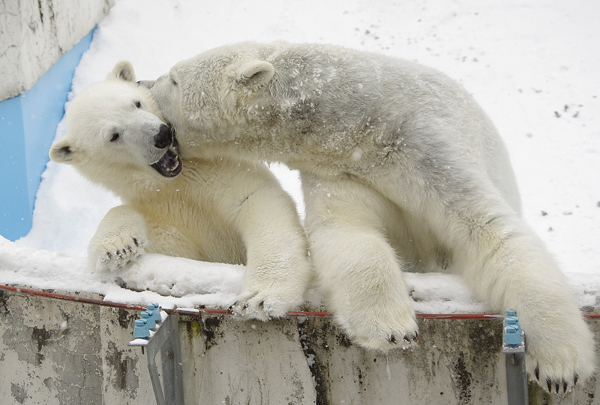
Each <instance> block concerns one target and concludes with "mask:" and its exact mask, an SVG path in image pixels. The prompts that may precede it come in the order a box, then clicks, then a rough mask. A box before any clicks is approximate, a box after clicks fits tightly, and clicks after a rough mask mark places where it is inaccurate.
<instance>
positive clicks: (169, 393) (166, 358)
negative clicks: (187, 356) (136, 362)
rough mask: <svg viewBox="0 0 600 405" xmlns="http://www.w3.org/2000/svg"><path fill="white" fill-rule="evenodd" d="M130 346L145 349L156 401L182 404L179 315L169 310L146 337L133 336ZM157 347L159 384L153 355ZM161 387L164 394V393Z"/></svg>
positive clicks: (167, 403) (174, 404) (171, 404)
mask: <svg viewBox="0 0 600 405" xmlns="http://www.w3.org/2000/svg"><path fill="white" fill-rule="evenodd" d="M129 346H141V347H142V353H143V349H144V347H145V348H146V349H147V350H148V371H149V372H150V380H151V381H152V388H153V390H154V397H155V398H156V404H157V405H184V402H183V369H182V367H181V349H180V346H179V324H178V316H177V315H176V314H172V315H169V316H167V318H166V319H165V320H164V321H163V322H162V323H161V324H160V325H159V326H158V329H157V330H156V332H155V333H154V334H151V336H150V338H149V340H145V339H136V340H133V341H131V342H129ZM159 351H160V353H161V362H162V384H161V379H160V375H159V373H158V367H157V364H156V355H157V354H158V352H159ZM163 388H164V394H163Z"/></svg>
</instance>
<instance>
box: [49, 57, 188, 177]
mask: <svg viewBox="0 0 600 405" xmlns="http://www.w3.org/2000/svg"><path fill="white" fill-rule="evenodd" d="M66 122H67V134H66V135H65V136H64V137H63V139H61V140H60V141H58V142H56V143H54V145H52V147H51V149H50V158H51V159H52V160H53V161H55V162H58V163H67V164H71V165H73V166H75V167H76V168H77V169H78V170H79V171H80V172H81V173H82V174H83V175H84V176H86V177H88V178H89V179H90V180H92V181H95V182H98V183H101V184H103V185H105V186H107V187H108V188H114V187H111V184H110V183H111V181H112V179H113V178H123V177H126V176H133V177H135V176H136V175H137V174H143V175H144V176H146V177H147V176H148V175H152V176H156V175H157V174H156V173H157V172H158V173H159V174H160V175H162V176H163V177H175V176H177V175H178V174H179V173H180V172H181V168H182V162H181V159H180V157H179V152H178V146H177V140H176V139H175V136H174V133H173V131H172V130H171V127H170V126H168V125H167V124H166V123H165V122H164V119H163V117H162V115H161V112H160V110H159V109H158V106H157V105H156V102H155V101H154V99H153V97H152V95H151V94H150V92H149V91H148V90H147V89H145V88H144V87H142V86H139V85H138V84H137V83H136V82H135V73H134V71H133V66H132V65H131V63H129V62H127V61H121V62H119V63H117V64H116V66H115V68H114V69H113V71H112V72H111V73H110V74H109V75H108V77H107V79H106V80H105V81H103V82H99V83H95V84H92V85H91V86H89V87H88V88H86V89H85V90H84V91H82V92H81V93H80V94H79V95H77V96H76V97H75V98H74V99H73V101H72V102H71V103H70V105H69V107H68V109H67V112H66Z"/></svg>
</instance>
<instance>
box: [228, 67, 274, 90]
mask: <svg viewBox="0 0 600 405" xmlns="http://www.w3.org/2000/svg"><path fill="white" fill-rule="evenodd" d="M274 74H275V68H273V65H271V64H270V63H269V62H265V61H262V60H253V61H250V62H246V63H244V64H243V65H242V66H240V67H239V68H238V69H237V71H236V82H237V84H238V86H243V87H245V88H246V89H248V90H250V91H252V92H254V91H257V90H259V89H261V88H262V87H264V86H265V85H266V84H267V83H269V82H270V81H271V79H272V78H273V75H274Z"/></svg>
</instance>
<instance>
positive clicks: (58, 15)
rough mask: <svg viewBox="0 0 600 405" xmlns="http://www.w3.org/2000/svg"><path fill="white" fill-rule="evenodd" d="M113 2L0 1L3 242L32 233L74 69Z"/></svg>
mask: <svg viewBox="0 0 600 405" xmlns="http://www.w3.org/2000/svg"><path fill="white" fill-rule="evenodd" d="M113 2H114V0H89V1H84V2H79V1H77V0H0V100H4V99H6V100H4V101H0V147H1V148H2V150H5V151H9V153H7V154H6V156H5V158H4V159H1V160H0V194H1V195H3V196H4V197H3V198H2V199H0V234H1V235H3V236H4V237H5V238H7V239H9V240H16V239H18V238H20V237H22V236H25V235H27V233H28V232H29V230H30V229H31V225H32V222H31V220H32V212H33V207H34V201H35V196H36V194H37V190H38V187H39V184H40V179H41V174H42V172H43V171H44V169H45V167H46V163H47V162H48V150H49V149H50V145H51V143H52V141H53V140H54V136H55V134H56V128H57V125H58V123H59V122H60V120H61V119H62V117H63V115H64V105H65V103H66V101H67V94H68V92H69V91H70V89H71V81H72V78H73V73H74V71H75V67H76V66H77V65H78V64H79V60H80V58H81V55H82V54H83V52H85V51H86V50H87V49H88V47H89V44H90V42H91V39H92V32H93V29H94V26H95V25H96V23H97V22H98V21H99V20H100V19H101V18H102V17H103V16H104V15H105V14H106V13H107V12H108V10H109V8H110V6H111V5H112V4H113ZM20 93H24V94H20ZM13 96H14V97H13ZM10 97H12V98H10Z"/></svg>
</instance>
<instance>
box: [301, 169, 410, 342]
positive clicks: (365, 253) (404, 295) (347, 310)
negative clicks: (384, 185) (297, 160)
mask: <svg viewBox="0 0 600 405" xmlns="http://www.w3.org/2000/svg"><path fill="white" fill-rule="evenodd" d="M302 182H303V187H304V195H305V200H306V210H307V217H306V226H307V229H308V232H309V243H310V249H311V257H312V261H313V265H314V267H315V272H316V274H317V279H318V285H319V287H320V289H321V290H322V291H323V293H324V295H325V297H326V301H327V304H328V306H329V308H330V309H331V310H332V311H333V312H334V315H335V319H336V321H337V323H338V324H339V325H340V326H341V327H342V329H343V330H344V332H345V333H346V334H347V335H348V336H349V337H350V338H351V340H352V341H353V342H355V343H357V344H359V345H360V346H362V347H364V348H367V349H376V350H382V351H387V350H389V349H392V348H398V347H407V346H408V345H410V344H412V343H413V342H417V340H418V339H417V338H418V327H417V323H416V319H415V313H414V310H413V308H412V303H411V300H410V297H409V295H408V290H407V287H406V285H405V283H404V280H403V278H402V268H403V263H402V261H401V260H400V259H399V258H398V257H397V255H396V252H395V251H394V249H393V248H392V247H391V246H390V244H389V243H388V241H387V239H386V237H385V234H384V229H385V227H386V224H385V210H386V205H387V203H386V201H384V200H383V199H382V198H381V197H380V196H379V195H378V194H376V193H374V192H373V190H371V189H369V188H368V187H365V186H363V185H360V184H358V183H356V182H353V181H350V180H344V179H339V180H335V181H325V180H323V179H321V178H315V177H313V176H309V175H305V174H303V176H302Z"/></svg>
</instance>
